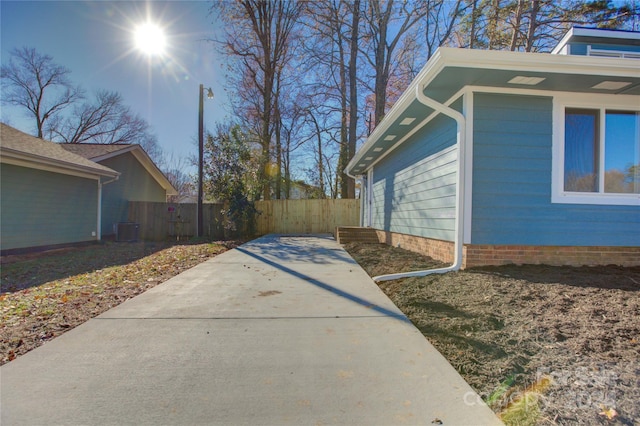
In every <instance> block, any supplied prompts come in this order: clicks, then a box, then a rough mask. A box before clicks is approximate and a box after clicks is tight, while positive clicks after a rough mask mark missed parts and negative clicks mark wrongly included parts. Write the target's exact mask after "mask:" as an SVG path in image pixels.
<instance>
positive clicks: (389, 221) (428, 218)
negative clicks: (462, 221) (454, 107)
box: [371, 116, 457, 241]
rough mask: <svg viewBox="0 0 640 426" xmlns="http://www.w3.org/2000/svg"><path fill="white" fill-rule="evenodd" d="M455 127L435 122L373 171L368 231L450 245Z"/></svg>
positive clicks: (446, 121)
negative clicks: (445, 241) (385, 232)
mask: <svg viewBox="0 0 640 426" xmlns="http://www.w3.org/2000/svg"><path fill="white" fill-rule="evenodd" d="M455 143H456V123H455V121H454V120H452V119H451V118H448V117H445V116H438V117H436V118H435V119H433V120H432V121H431V122H430V123H428V124H427V125H426V126H425V127H424V128H423V129H421V130H420V131H418V132H417V133H416V134H415V135H413V136H412V137H411V139H410V140H408V141H406V142H404V143H403V144H402V145H400V146H399V147H398V148H397V149H396V150H394V151H392V152H391V153H390V154H389V155H388V156H387V157H385V158H384V159H383V160H382V161H381V162H380V163H379V164H378V165H376V166H375V168H374V171H373V194H372V195H373V204H372V208H371V210H372V224H371V225H372V227H374V228H377V229H383V230H386V231H391V232H397V233H403V234H411V235H417V236H421V237H429V238H436V239H441V240H449V241H451V240H453V238H454V227H455V194H456V189H455V185H456V167H457V166H456V164H457V148H456V146H455Z"/></svg>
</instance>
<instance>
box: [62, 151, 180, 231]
mask: <svg viewBox="0 0 640 426" xmlns="http://www.w3.org/2000/svg"><path fill="white" fill-rule="evenodd" d="M60 146H61V147H62V148H64V149H65V150H67V151H69V152H72V153H74V154H77V155H79V156H81V157H84V158H86V159H88V160H91V161H93V162H95V163H97V164H101V165H103V166H106V167H109V168H110V169H113V170H117V171H118V172H119V173H120V177H119V179H118V180H117V181H116V182H113V183H111V184H109V185H108V186H106V187H104V189H103V191H102V234H103V236H107V235H114V234H115V233H116V230H115V226H116V225H117V224H118V223H121V222H127V220H128V214H129V202H130V201H155V202H163V203H164V202H166V201H167V197H168V196H170V195H177V193H178V192H177V191H176V189H175V188H174V187H173V185H172V184H171V182H169V180H167V178H166V177H165V175H164V174H163V173H162V172H161V171H160V169H158V167H157V166H156V165H155V163H154V162H153V161H152V160H151V158H149V156H148V155H147V153H146V152H145V151H144V149H142V148H141V147H140V145H137V144H113V145H105V144H87V143H82V144H60Z"/></svg>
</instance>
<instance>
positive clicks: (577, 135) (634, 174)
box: [554, 104, 640, 204]
mask: <svg viewBox="0 0 640 426" xmlns="http://www.w3.org/2000/svg"><path fill="white" fill-rule="evenodd" d="M559 112H560V113H561V117H558V118H561V122H562V125H561V126H558V127H559V128H558V131H559V133H560V134H559V135H558V136H559V137H560V141H559V142H560V143H559V144H558V145H559V146H557V151H556V153H557V154H558V155H556V158H557V160H556V164H555V171H556V173H555V176H556V178H555V180H556V182H554V201H555V202H569V203H592V204H639V203H640V197H639V196H638V195H639V194H640V108H636V109H628V108H619V107H610V108H607V107H590V106H582V105H578V106H572V105H570V104H569V105H562V107H561V108H560V111H559ZM557 124H561V123H557Z"/></svg>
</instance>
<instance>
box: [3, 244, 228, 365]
mask: <svg viewBox="0 0 640 426" xmlns="http://www.w3.org/2000/svg"><path fill="white" fill-rule="evenodd" d="M238 244H239V242H238V241H228V242H220V243H206V242H191V243H186V244H185V243H182V244H172V243H143V242H140V243H106V244H101V245H90V246H86V247H81V248H67V249H59V250H51V251H47V252H43V253H32V254H26V255H19V256H3V257H2V258H1V259H0V261H1V263H2V266H1V270H0V365H2V364H5V363H7V362H9V361H11V360H13V359H15V358H16V357H17V356H20V355H22V354H25V353H27V352H29V351H30V350H32V349H35V348H36V347H38V346H40V345H42V344H43V343H45V342H47V341H49V340H51V339H53V338H54V337H57V336H59V335H61V334H62V333H64V332H66V331H68V330H71V329H72V328H74V327H76V326H78V325H80V324H82V323H83V322H85V321H87V320H88V319H90V318H93V317H95V316H97V315H100V314H101V313H103V312H105V311H106V310H108V309H110V308H112V307H114V306H116V305H119V304H120V303H122V302H124V301H125V300H127V299H130V298H132V297H134V296H136V295H138V294H140V293H142V292H144V291H145V290H147V289H149V288H151V287H155V286H156V285H158V284H160V283H162V282H164V281H166V280H168V279H169V278H171V277H173V276H174V275H177V274H179V273H180V272H182V271H184V270H186V269H189V268H191V267H193V266H195V265H197V264H198V263H201V262H204V261H206V260H207V259H209V258H211V257H213V256H216V255H217V254H220V253H222V252H224V251H226V250H227V249H229V248H231V247H235V246H237V245H238Z"/></svg>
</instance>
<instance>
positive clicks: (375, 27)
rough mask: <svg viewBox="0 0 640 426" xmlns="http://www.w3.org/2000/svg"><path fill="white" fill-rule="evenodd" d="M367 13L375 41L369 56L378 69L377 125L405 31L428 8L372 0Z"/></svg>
mask: <svg viewBox="0 0 640 426" xmlns="http://www.w3.org/2000/svg"><path fill="white" fill-rule="evenodd" d="M367 6H368V7H367V13H366V15H365V16H366V23H367V25H366V28H367V30H366V38H367V39H368V40H369V42H370V43H372V53H373V55H365V57H366V58H367V59H368V61H369V63H370V64H371V66H372V67H373V69H374V78H375V83H374V87H373V93H374V94H375V100H374V101H375V105H374V123H375V125H376V126H377V125H378V124H379V123H380V121H382V118H383V117H384V114H385V111H386V107H387V85H388V83H389V76H390V75H391V69H392V66H394V61H395V59H396V57H395V55H394V53H395V51H396V47H398V45H399V43H400V41H401V40H402V38H403V37H404V36H405V34H406V33H407V32H408V31H409V30H410V29H411V28H412V27H413V26H414V25H416V24H417V23H418V22H419V21H420V20H421V19H423V18H424V16H425V13H426V10H425V7H423V6H422V5H421V4H420V2H406V1H401V2H396V1H394V0H369V2H368V5H367Z"/></svg>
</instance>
